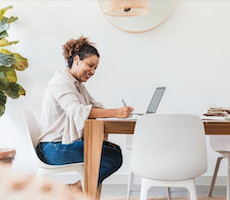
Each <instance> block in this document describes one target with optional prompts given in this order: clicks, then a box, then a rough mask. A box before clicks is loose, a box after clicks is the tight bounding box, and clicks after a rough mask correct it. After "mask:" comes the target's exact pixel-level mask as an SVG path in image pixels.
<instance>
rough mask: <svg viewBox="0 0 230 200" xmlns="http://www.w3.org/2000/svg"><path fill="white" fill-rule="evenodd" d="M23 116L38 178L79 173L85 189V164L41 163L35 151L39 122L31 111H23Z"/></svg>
mask: <svg viewBox="0 0 230 200" xmlns="http://www.w3.org/2000/svg"><path fill="white" fill-rule="evenodd" d="M22 115H23V118H24V120H25V124H26V129H27V136H28V139H29V145H30V151H31V155H32V158H33V160H34V162H35V163H36V164H37V166H38V172H37V176H38V177H41V176H46V175H48V174H54V173H63V172H71V171H75V172H77V173H79V175H80V177H81V183H82V188H84V163H74V164H66V165H49V164H46V163H44V162H43V161H41V160H40V159H39V157H38V155H37V153H36V151H35V148H36V146H37V143H38V136H39V134H40V130H39V127H38V124H37V121H36V119H35V117H34V115H33V114H32V112H30V111H29V110H23V111H22Z"/></svg>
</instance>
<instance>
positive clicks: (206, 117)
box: [199, 115, 225, 120]
mask: <svg viewBox="0 0 230 200" xmlns="http://www.w3.org/2000/svg"><path fill="white" fill-rule="evenodd" d="M199 117H200V118H201V119H219V120H224V119H225V118H224V117H220V116H205V115H203V116H199Z"/></svg>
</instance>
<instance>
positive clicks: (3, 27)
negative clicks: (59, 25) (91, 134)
mask: <svg viewBox="0 0 230 200" xmlns="http://www.w3.org/2000/svg"><path fill="white" fill-rule="evenodd" d="M12 7H13V6H8V7H6V8H3V9H0V118H1V116H2V115H3V114H4V112H5V104H6V100H7V97H11V98H12V99H17V98H18V97H19V96H20V95H25V90H24V89H23V87H22V86H20V85H19V84H18V83H17V74H16V71H15V70H19V71H23V70H25V69H26V68H27V67H28V61H27V59H26V58H24V57H22V56H21V55H20V54H18V53H12V52H10V51H9V50H7V49H5V47H6V46H10V45H12V44H17V43H18V41H11V42H9V41H8V40H7V39H6V37H8V33H7V31H8V29H9V28H10V24H11V23H13V22H14V21H16V20H17V19H18V18H17V17H10V18H8V17H6V16H4V14H5V12H6V11H7V10H8V9H11V8H12ZM15 154H16V151H15V149H12V148H0V160H1V161H4V162H10V163H11V162H12V160H13V159H14V157H15Z"/></svg>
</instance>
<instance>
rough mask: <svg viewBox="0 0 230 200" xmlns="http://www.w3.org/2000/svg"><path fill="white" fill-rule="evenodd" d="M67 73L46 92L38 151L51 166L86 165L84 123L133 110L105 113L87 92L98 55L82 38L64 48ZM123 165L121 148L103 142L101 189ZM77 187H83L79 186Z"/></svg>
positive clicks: (58, 76)
mask: <svg viewBox="0 0 230 200" xmlns="http://www.w3.org/2000/svg"><path fill="white" fill-rule="evenodd" d="M63 55H64V57H65V59H66V61H67V63H68V69H67V70H60V71H57V72H56V74H55V75H54V77H53V78H52V79H51V80H50V81H49V83H48V87H47V89H46V91H45V96H44V100H43V106H42V115H41V122H40V128H41V135H40V137H39V142H40V143H39V144H38V146H37V148H36V151H37V154H38V155H39V157H40V159H41V160H42V161H44V162H45V163H48V164H51V165H63V164H69V163H79V162H83V161H84V140H83V136H84V121H85V120H86V119H88V118H89V119H91V118H102V117H119V118H126V117H129V116H130V114H131V112H132V111H133V108H131V107H128V106H125V107H121V108H117V109H104V107H103V105H102V104H101V103H99V102H96V101H95V100H94V99H93V98H92V96H91V95H90V94H89V92H88V91H87V90H86V88H85V86H84V84H83V82H86V81H87V80H88V79H89V78H90V77H91V76H93V75H94V74H95V70H96V69H97V67H98V64H99V57H100V56H99V53H98V51H97V49H96V48H95V47H94V46H93V44H92V43H91V42H89V40H88V38H84V37H83V36H81V37H80V38H78V39H77V40H74V39H70V40H69V41H68V42H66V44H65V45H64V46H63ZM121 165H122V154H121V149H120V148H119V146H117V145H114V144H112V143H108V142H106V143H105V142H104V144H103V147H102V159H101V164H100V171H99V182H98V185H99V184H100V183H101V182H102V181H103V180H104V179H105V178H107V177H108V176H109V175H111V174H112V173H114V172H115V171H117V170H118V169H119V168H120V167H121ZM76 187H80V184H79V183H77V184H76Z"/></svg>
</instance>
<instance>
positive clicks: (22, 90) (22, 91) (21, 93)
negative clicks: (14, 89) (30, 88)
mask: <svg viewBox="0 0 230 200" xmlns="http://www.w3.org/2000/svg"><path fill="white" fill-rule="evenodd" d="M18 94H19V95H24V96H26V91H25V90H24V88H23V87H22V86H21V85H20V90H19V92H18Z"/></svg>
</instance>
